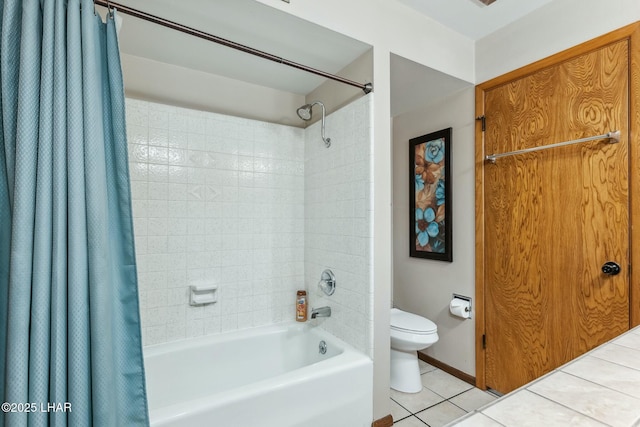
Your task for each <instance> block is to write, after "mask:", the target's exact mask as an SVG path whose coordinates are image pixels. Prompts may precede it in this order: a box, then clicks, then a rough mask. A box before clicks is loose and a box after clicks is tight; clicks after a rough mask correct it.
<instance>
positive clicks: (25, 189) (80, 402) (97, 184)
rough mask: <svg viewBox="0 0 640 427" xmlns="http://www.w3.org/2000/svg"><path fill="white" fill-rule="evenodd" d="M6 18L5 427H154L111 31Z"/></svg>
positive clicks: (2, 205) (59, 2)
mask: <svg viewBox="0 0 640 427" xmlns="http://www.w3.org/2000/svg"><path fill="white" fill-rule="evenodd" d="M0 15H1V16H2V19H1V22H0V110H1V111H0V402H5V403H3V404H2V411H3V412H2V413H0V426H27V425H29V426H46V425H52V426H65V425H69V426H82V427H84V426H137V425H148V423H149V421H148V411H147V403H146V391H145V379H144V365H143V360H142V345H141V338H140V315H139V311H138V296H137V279H136V264H135V253H134V245H133V230H132V218H131V195H130V189H129V171H128V163H127V146H126V133H125V118H124V92H123V83H122V71H121V66H120V57H119V52H118V40H117V34H116V29H115V23H114V20H113V17H111V18H109V19H107V23H106V24H104V23H103V22H102V20H101V19H100V17H99V16H98V15H96V14H95V12H94V5H93V3H92V2H91V1H90V0H22V1H20V0H13V1H12V0H0Z"/></svg>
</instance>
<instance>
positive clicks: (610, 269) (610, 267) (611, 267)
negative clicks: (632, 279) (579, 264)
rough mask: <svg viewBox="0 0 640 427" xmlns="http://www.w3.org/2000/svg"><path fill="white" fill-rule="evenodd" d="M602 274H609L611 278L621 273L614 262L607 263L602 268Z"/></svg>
mask: <svg viewBox="0 0 640 427" xmlns="http://www.w3.org/2000/svg"><path fill="white" fill-rule="evenodd" d="M602 272H603V273H604V274H608V275H609V276H615V275H616V274H618V273H620V266H619V265H618V263H616V262H614V261H607V262H605V263H604V265H603V266H602Z"/></svg>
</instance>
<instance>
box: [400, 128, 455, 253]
mask: <svg viewBox="0 0 640 427" xmlns="http://www.w3.org/2000/svg"><path fill="white" fill-rule="evenodd" d="M451 133H452V129H451V128H447V129H442V130H439V131H437V132H431V133H428V134H426V135H422V136H419V137H416V138H413V139H410V140H409V227H410V229H409V255H410V256H411V257H414V258H426V259H433V260H438V261H448V262H453V248H452V222H451V211H452V205H451V188H452V182H451Z"/></svg>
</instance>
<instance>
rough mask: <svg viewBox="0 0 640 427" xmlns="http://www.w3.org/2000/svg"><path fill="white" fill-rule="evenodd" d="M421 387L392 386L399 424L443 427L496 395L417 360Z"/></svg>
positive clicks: (492, 399) (396, 419)
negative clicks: (410, 389) (411, 390)
mask: <svg viewBox="0 0 640 427" xmlns="http://www.w3.org/2000/svg"><path fill="white" fill-rule="evenodd" d="M420 373H421V374H422V385H423V388H422V391H421V392H420V393H401V392H399V391H396V390H393V389H391V415H392V416H393V420H394V426H398V427H425V426H429V427H442V426H444V425H446V424H448V423H450V422H451V421H453V420H455V419H458V418H460V417H462V416H464V415H465V414H467V413H468V412H471V411H474V410H476V409H478V408H480V407H481V406H484V405H486V404H488V403H491V402H493V401H494V400H495V399H496V398H495V396H493V395H491V394H489V393H487V392H484V391H482V390H480V389H477V388H475V387H473V386H472V385H471V384H468V383H466V382H464V381H462V380H460V379H458V378H456V377H454V376H453V375H449V374H448V373H446V372H444V371H442V370H440V369H437V368H436V367H434V366H431V365H429V364H428V363H425V362H423V361H422V360H420Z"/></svg>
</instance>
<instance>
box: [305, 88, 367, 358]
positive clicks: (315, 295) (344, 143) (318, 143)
mask: <svg viewBox="0 0 640 427" xmlns="http://www.w3.org/2000/svg"><path fill="white" fill-rule="evenodd" d="M372 103H373V98H372V96H366V97H362V98H360V99H358V100H357V101H355V102H353V103H351V104H349V105H348V106H346V107H344V108H342V109H340V110H338V111H336V112H335V113H332V114H331V115H329V116H328V117H327V120H326V126H325V127H326V136H327V137H329V138H331V147H330V148H326V147H325V145H324V143H323V142H322V139H321V137H320V123H315V124H314V125H313V126H310V127H309V128H307V129H306V130H305V166H304V168H305V186H304V187H305V224H304V230H305V283H306V285H307V289H308V290H309V292H310V299H311V303H312V305H314V306H315V307H320V306H325V305H328V306H330V307H331V309H332V314H331V317H330V318H326V319H316V320H314V321H313V322H316V323H318V324H320V325H321V326H322V327H323V328H325V329H327V330H328V331H329V332H331V333H332V334H334V335H336V336H337V337H339V338H341V339H343V340H344V341H346V342H348V343H350V344H351V345H353V346H355V347H356V348H358V349H359V350H361V351H362V352H364V353H366V354H369V355H370V356H373V347H372V346H373V339H372V333H373V313H372V307H373V290H372V284H371V270H372V263H371V256H372V243H373V241H372V237H373V236H372V231H371V227H372V205H371V203H372V196H371V188H372V175H371V169H370V165H371V164H372V162H371V155H372V150H371V139H372V136H373V127H372V120H371V117H372V115H371V111H372V107H373V104H372ZM325 268H330V269H331V270H332V271H333V273H334V274H335V276H336V282H337V287H336V291H335V294H333V295H332V296H328V297H327V296H324V294H322V293H319V292H318V290H317V289H318V288H317V284H318V282H319V280H320V277H321V274H322V271H323V270H324V269H325Z"/></svg>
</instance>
